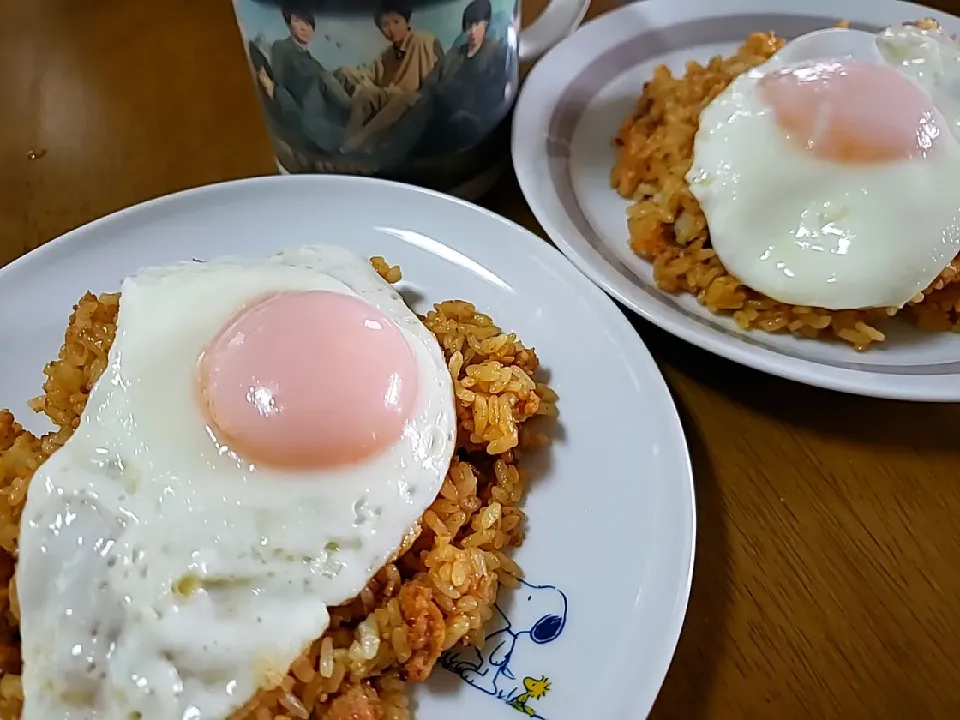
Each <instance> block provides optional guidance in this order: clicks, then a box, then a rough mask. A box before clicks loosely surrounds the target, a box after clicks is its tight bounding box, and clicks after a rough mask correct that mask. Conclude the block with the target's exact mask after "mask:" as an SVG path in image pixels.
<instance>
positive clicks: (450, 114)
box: [234, 0, 590, 195]
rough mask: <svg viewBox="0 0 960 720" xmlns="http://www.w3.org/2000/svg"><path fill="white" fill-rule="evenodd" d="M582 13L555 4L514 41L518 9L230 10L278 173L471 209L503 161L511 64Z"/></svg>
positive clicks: (509, 0)
mask: <svg viewBox="0 0 960 720" xmlns="http://www.w3.org/2000/svg"><path fill="white" fill-rule="evenodd" d="M589 2H590V0H551V2H549V4H548V5H547V7H546V9H545V10H544V11H543V13H542V14H541V16H540V17H539V18H538V19H537V20H536V22H534V24H533V25H532V26H530V27H529V28H526V29H524V30H523V31H522V32H521V31H520V29H519V25H520V3H521V0H291V1H289V2H288V1H286V0H234V9H235V10H236V14H237V20H238V23H239V25H240V30H241V33H242V35H243V38H244V41H245V45H246V49H247V55H248V57H249V60H250V67H251V71H252V73H253V76H254V80H255V84H256V88H257V92H258V95H259V98H260V101H261V105H262V107H263V110H264V114H265V116H266V119H267V125H268V129H269V133H270V138H271V141H272V143H273V147H274V152H275V154H276V158H277V163H278V165H279V167H280V169H281V171H282V172H283V171H286V172H332V173H349V174H367V175H378V176H381V177H388V178H392V179H398V180H404V181H407V182H414V183H417V184H420V185H425V186H427V187H433V188H435V189H439V190H444V191H448V192H457V191H458V190H459V194H467V195H470V194H477V193H476V189H477V188H478V187H482V185H483V181H482V179H481V180H478V178H482V176H483V175H484V174H486V175H490V173H491V172H494V168H495V165H496V160H499V159H502V157H503V152H504V149H505V148H506V147H507V142H506V141H505V137H506V136H508V135H509V128H508V123H507V122H506V120H505V118H506V117H507V115H508V113H509V111H510V109H511V107H512V105H513V102H514V100H515V98H516V94H517V89H518V86H519V63H520V62H521V61H525V60H533V59H536V58H537V57H538V56H539V55H541V54H543V53H544V52H546V50H548V49H549V48H550V47H551V46H552V45H554V44H556V43H557V42H559V41H560V40H562V39H563V38H564V37H566V36H567V35H568V34H569V33H570V32H571V31H572V30H574V29H575V28H576V27H577V25H578V24H579V23H580V20H581V19H582V18H583V15H584V13H585V12H586V9H587V6H588V5H589ZM478 182H479V185H478ZM488 184H489V183H488ZM471 185H472V186H473V188H474V191H471V190H469V189H468V188H470V187H471Z"/></svg>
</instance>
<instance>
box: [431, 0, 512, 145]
mask: <svg viewBox="0 0 960 720" xmlns="http://www.w3.org/2000/svg"><path fill="white" fill-rule="evenodd" d="M492 14H493V12H492V8H491V7H490V0H472V1H471V2H470V3H469V4H468V5H467V6H466V7H465V8H464V10H463V17H462V20H461V27H462V30H463V35H462V38H463V40H462V43H461V44H459V45H455V46H454V47H453V48H451V49H450V51H449V52H448V53H447V54H446V55H444V56H443V58H442V59H441V60H440V62H438V63H437V66H436V67H435V68H434V69H433V72H432V73H430V75H429V76H428V77H427V79H426V80H425V81H424V84H423V90H422V94H429V95H431V96H432V101H433V122H432V124H433V125H434V126H435V128H434V129H435V130H436V133H435V134H434V133H432V132H428V133H427V135H428V137H430V138H435V140H433V151H434V152H436V153H443V152H456V151H459V150H463V149H466V148H468V147H471V146H472V145H474V144H476V143H477V142H479V141H480V140H481V139H482V138H483V137H484V136H485V135H486V134H487V133H489V132H490V130H491V129H492V126H493V125H495V124H496V122H497V121H499V120H500V117H497V116H498V115H499V114H500V111H501V109H502V108H503V106H504V103H505V102H507V100H508V98H507V97H506V87H507V83H508V80H509V79H510V75H511V71H512V66H511V63H510V53H509V52H508V51H507V48H506V46H505V45H504V44H503V43H501V42H499V41H497V40H495V39H494V38H492V37H490V36H489V35H488V32H487V31H488V30H489V28H490V20H491V16H492Z"/></svg>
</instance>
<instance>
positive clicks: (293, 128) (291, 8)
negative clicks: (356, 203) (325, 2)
mask: <svg viewBox="0 0 960 720" xmlns="http://www.w3.org/2000/svg"><path fill="white" fill-rule="evenodd" d="M281 13H282V15H283V20H284V22H285V23H286V25H287V29H288V30H289V33H290V34H289V36H288V37H286V38H283V39H281V40H276V41H275V42H274V43H273V44H272V45H271V46H270V68H269V70H268V69H267V68H266V67H260V68H259V70H257V79H258V81H259V83H260V85H261V87H262V88H263V90H264V92H265V93H266V95H267V97H268V98H269V99H270V101H272V102H273V103H276V105H277V110H278V113H277V114H278V115H279V117H280V118H281V123H282V125H283V126H284V128H285V134H287V135H288V136H290V137H291V138H294V137H298V136H301V135H302V136H305V137H306V138H307V139H308V140H309V142H311V143H312V144H313V145H315V146H316V147H317V148H318V149H319V150H321V151H322V152H325V153H335V152H337V151H338V150H339V148H340V146H341V145H342V144H343V139H344V127H345V126H346V123H347V120H348V119H349V116H350V109H351V105H352V99H351V97H350V95H349V94H348V93H347V91H346V90H345V89H344V87H343V84H342V83H341V82H340V81H339V80H338V79H337V78H336V77H335V75H334V74H333V73H332V72H330V71H329V70H327V69H326V68H325V67H324V66H323V65H321V64H320V61H319V60H317V59H316V58H315V57H314V56H313V55H312V54H311V52H310V49H309V45H310V41H311V40H312V39H313V37H314V35H315V33H316V30H317V22H316V18H315V17H314V14H313V12H312V10H310V9H309V7H308V6H307V5H306V4H300V3H284V4H283V5H282V6H281Z"/></svg>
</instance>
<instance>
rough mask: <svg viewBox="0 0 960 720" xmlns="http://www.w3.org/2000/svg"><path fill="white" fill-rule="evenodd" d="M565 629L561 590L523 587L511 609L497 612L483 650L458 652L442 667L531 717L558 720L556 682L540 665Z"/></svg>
mask: <svg viewBox="0 0 960 720" xmlns="http://www.w3.org/2000/svg"><path fill="white" fill-rule="evenodd" d="M566 624H567V596H566V594H565V593H564V592H563V591H562V590H560V589H559V588H557V587H554V586H553V585H532V584H530V583H528V582H525V581H521V582H520V585H519V586H518V587H517V588H516V589H515V590H513V592H512V593H510V596H509V599H508V600H507V602H506V603H497V604H496V605H495V606H494V616H493V617H492V618H491V619H490V620H488V621H487V624H486V626H485V629H486V632H487V635H486V638H485V640H484V644H483V647H480V648H476V647H457V648H454V649H453V650H450V651H449V652H447V653H446V654H444V655H443V656H442V657H441V658H440V665H441V667H443V668H445V669H447V670H449V671H450V672H453V673H454V674H456V675H457V676H459V677H460V679H462V680H463V681H464V682H466V683H467V684H468V685H470V686H471V687H472V688H474V689H476V690H479V691H480V692H482V693H485V694H487V695H489V696H490V697H492V698H496V699H497V700H499V701H500V702H502V703H504V704H506V705H507V706H508V707H511V708H513V709H514V710H518V711H519V712H522V713H524V714H525V715H527V716H528V717H532V718H541V720H550V718H554V720H557V718H559V713H558V712H557V711H556V709H554V711H553V712H552V713H551V710H550V704H549V700H548V698H547V696H548V695H549V693H550V687H551V683H552V681H551V679H550V677H549V676H548V675H547V674H545V671H544V668H543V666H542V663H541V662H540V661H541V660H542V653H541V651H542V648H543V646H544V645H547V644H549V643H553V642H555V641H556V640H558V639H559V638H560V636H561V635H562V634H563V629H564V627H565V626H566Z"/></svg>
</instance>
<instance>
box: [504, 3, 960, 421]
mask: <svg viewBox="0 0 960 720" xmlns="http://www.w3.org/2000/svg"><path fill="white" fill-rule="evenodd" d="M920 18H932V19H934V20H935V21H937V22H939V23H940V25H941V26H942V27H943V28H944V30H945V31H947V32H950V33H956V32H957V30H958V29H960V21H958V20H957V19H956V18H953V17H950V16H947V15H944V14H942V13H936V12H934V11H931V10H929V9H928V8H923V7H921V6H918V5H912V4H909V3H900V2H889V1H885V2H879V3H870V4H861V3H857V2H856V1H855V0H840V1H839V2H829V1H827V0H822V1H820V2H814V3H812V4H809V5H805V6H804V7H803V9H802V10H801V9H798V8H797V7H796V6H795V5H793V4H790V3H786V2H761V1H760V0H736V1H735V2H732V3H726V4H724V5H723V6H722V7H721V6H716V5H711V4H709V3H706V2H703V1H702V0H684V2H679V3H677V2H667V0H648V2H644V3H634V4H630V5H627V6H625V7H623V8H621V9H619V10H616V11H614V12H611V13H609V14H607V15H605V16H602V17H600V18H598V19H597V20H595V21H593V22H592V23H589V24H588V25H586V26H585V27H584V28H582V29H581V30H579V31H578V32H577V33H575V34H574V35H573V36H571V37H570V38H568V39H567V40H566V41H565V42H564V43H562V44H561V45H560V46H558V47H557V48H555V49H554V50H553V51H552V52H551V53H550V54H548V55H547V56H546V58H545V59H544V60H543V61H542V62H541V63H539V64H538V66H537V67H536V68H535V69H534V71H533V72H532V73H531V75H530V77H529V78H528V80H527V82H526V84H525V86H524V89H523V91H522V93H521V97H520V100H519V103H518V109H517V112H516V115H515V120H514V145H513V150H514V166H515V169H516V172H517V176H518V178H519V180H520V184H521V188H522V189H523V192H524V194H525V196H526V197H527V200H528V202H529V203H530V205H531V207H532V209H533V211H534V214H535V215H536V217H537V219H538V220H539V221H540V222H541V224H542V225H543V226H544V228H545V229H546V230H547V232H548V234H549V235H550V237H551V239H552V240H553V241H554V242H555V243H556V244H557V245H558V247H560V249H561V250H562V251H563V252H564V253H565V254H566V255H567V256H568V257H570V259H571V260H573V262H574V263H575V264H576V265H577V266H578V267H579V268H580V269H581V270H583V271H584V272H585V273H586V274H587V275H588V276H589V277H590V278H591V279H593V280H594V281H595V282H596V283H598V284H599V285H600V286H601V287H603V288H604V289H605V290H606V291H607V292H608V293H610V294H611V295H613V296H614V297H615V298H617V299H618V300H620V301H621V302H623V303H624V304H626V305H627V306H629V307H630V308H632V309H633V310H635V311H636V312H638V313H639V314H640V315H642V316H643V317H645V318H646V319H648V320H650V321H652V322H653V323H655V324H657V325H660V326H661V327H663V328H664V329H666V330H668V331H669V332H672V333H674V334H676V335H678V336H680V337H682V338H684V339H686V340H688V341H690V342H692V343H694V344H697V345H699V346H701V347H703V348H705V349H707V350H709V351H711V352H714V353H716V354H718V355H722V356H724V357H727V358H729V359H731V360H734V361H736V362H740V363H743V364H745V365H749V366H751V367H754V368H757V369H759V370H763V371H765V372H769V373H772V374H776V375H780V376H783V377H787V378H790V379H793V380H797V381H800V382H805V383H808V384H811V385H819V386H822V387H827V388H831V389H835V390H841V391H845V392H852V393H859V394H864V395H873V396H877V397H890V398H899V399H912V400H922V401H946V402H950V401H957V400H960V337H958V336H957V334H956V329H957V318H958V315H957V310H956V307H957V301H956V297H957V292H958V291H957V289H956V288H957V287H960V285H954V283H955V281H956V280H958V279H960V268H958V266H957V261H954V262H952V263H950V264H949V265H947V266H946V267H945V268H944V269H943V271H942V272H941V274H940V276H939V277H937V278H936V279H935V280H934V282H933V283H932V284H931V285H930V286H929V287H928V288H927V289H926V290H925V291H924V293H923V294H922V295H918V296H917V297H916V298H914V299H913V300H911V301H910V302H909V303H908V304H907V306H906V307H905V308H904V310H902V311H901V312H900V313H898V314H896V316H893V315H894V313H892V312H890V311H887V310H880V309H878V310H865V311H863V310H861V311H823V310H819V309H817V308H814V307H804V306H794V305H787V304H783V303H777V302H775V301H773V300H771V299H769V298H767V297H765V296H764V295H762V294H760V293H758V292H755V291H752V290H750V289H749V288H747V287H746V286H744V285H743V284H742V283H738V282H737V281H736V279H735V278H733V277H732V275H731V274H730V273H729V272H728V271H727V270H726V269H725V268H724V267H723V265H722V264H721V263H720V261H719V259H718V258H717V256H716V252H715V251H714V250H712V249H711V246H710V242H709V235H708V232H707V229H706V228H705V225H704V218H703V213H702V212H701V211H700V208H699V206H698V204H697V202H696V201H695V200H694V199H693V197H692V196H691V195H690V191H689V190H688V188H687V183H686V180H685V179H684V173H685V172H686V169H687V168H688V167H689V164H690V157H691V153H692V147H693V136H694V133H695V132H696V130H697V120H698V115H699V113H700V111H701V109H702V108H703V107H704V106H705V105H706V104H707V103H708V102H709V101H710V100H711V99H712V98H713V97H714V96H715V95H716V94H717V93H718V92H719V91H720V90H721V89H723V88H724V87H726V86H727V84H729V83H730V82H731V80H732V79H734V78H735V77H737V76H738V75H739V74H741V73H743V72H744V71H745V70H747V69H749V68H751V67H754V66H756V65H758V64H760V63H762V62H764V61H765V60H766V59H767V58H769V57H770V56H771V55H773V53H774V52H776V51H777V50H778V49H779V48H780V47H781V45H782V43H783V42H784V41H789V40H790V39H792V38H796V37H799V36H801V35H805V34H807V33H810V32H813V31H816V30H821V29H825V28H830V27H833V26H836V25H838V24H843V25H850V26H851V27H853V28H855V29H859V30H866V31H871V32H876V31H879V30H881V29H882V28H884V27H888V26H890V25H894V24H897V23H904V22H910V21H916V20H918V19H920ZM538 137H539V138H545V139H544V140H543V141H537V140H531V138H538ZM664 234H666V236H667V237H669V238H670V240H669V241H668V242H667V243H666V244H664V243H663V240H662V238H663V237H664ZM892 316H893V317H892Z"/></svg>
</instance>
